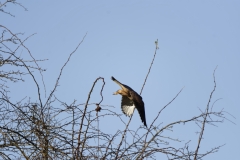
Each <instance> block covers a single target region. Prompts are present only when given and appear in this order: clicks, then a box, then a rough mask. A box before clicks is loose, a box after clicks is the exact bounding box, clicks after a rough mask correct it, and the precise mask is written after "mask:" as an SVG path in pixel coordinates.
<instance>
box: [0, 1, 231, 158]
mask: <svg viewBox="0 0 240 160" xmlns="http://www.w3.org/2000/svg"><path fill="white" fill-rule="evenodd" d="M7 3H17V2H16V1H6V2H5V3H3V4H0V9H1V11H2V12H4V13H8V14H10V13H9V12H6V11H5V10H3V6H6V4H7ZM17 4H19V3H17ZM10 15H11V14H10ZM0 28H1V30H0V31H1V40H0V65H1V66H0V67H1V68H0V77H1V83H0V92H1V97H0V105H1V108H0V156H1V158H2V159H72V160H73V159H77V160H78V159H146V158H149V159H155V158H156V157H155V156H156V154H157V153H161V154H163V155H166V157H167V159H170V160H173V159H184V160H186V159H189V160H190V159H194V160H196V159H202V158H203V157H205V156H207V155H208V154H211V153H215V152H216V151H218V150H219V148H220V147H221V146H217V147H214V148H212V149H210V150H209V151H207V152H204V153H200V152H199V147H200V146H201V140H202V138H203V137H202V136H203V134H204V131H205V125H208V124H210V125H214V124H216V123H222V122H223V120H224V119H226V118H225V112H224V111H223V110H220V111H214V110H213V108H212V107H211V106H213V105H214V103H215V102H212V95H213V94H214V92H215V89H216V86H217V85H216V80H215V70H214V73H213V81H214V86H213V89H212V92H211V93H210V97H209V99H208V103H207V105H206V108H205V111H203V112H200V113H199V115H194V116H191V117H189V118H188V119H185V120H179V121H175V122H172V123H169V124H167V125H165V126H163V125H162V124H161V123H160V124H159V122H158V121H157V119H158V118H159V116H160V114H161V113H162V111H163V110H164V109H166V108H167V107H168V106H169V105H170V104H171V103H172V102H173V101H174V100H175V99H176V98H177V97H178V95H179V94H180V93H181V92H182V89H181V90H180V91H179V92H178V93H177V94H176V96H175V97H173V99H172V100H171V101H170V102H169V103H168V104H166V105H165V106H163V107H162V108H161V109H160V110H159V112H158V114H157V115H156V117H155V119H154V120H153V121H152V123H151V125H150V127H149V128H145V127H142V126H140V127H139V128H138V129H137V130H132V129H131V128H129V124H130V122H131V118H132V117H131V118H130V119H129V122H128V123H127V124H125V123H124V122H123V121H122V119H121V116H122V115H121V114H118V113H115V112H113V111H112V110H111V108H110V107H107V106H105V107H102V104H101V102H102V101H103V98H104V97H103V95H102V91H103V90H104V86H105V81H104V78H103V77H99V78H96V80H95V81H94V83H93V85H92V86H91V89H90V91H89V93H86V94H88V97H87V100H86V102H85V103H84V104H77V103H76V100H73V102H72V103H70V104H67V103H65V102H64V100H60V99H58V98H57V97H56V96H55V93H56V92H57V90H56V89H57V87H58V84H59V80H60V79H61V76H62V73H63V71H64V68H65V66H66V65H67V64H68V63H69V62H70V58H71V56H72V55H73V54H74V53H75V52H76V50H77V49H78V47H79V46H80V45H81V43H82V42H83V41H84V38H85V36H86V35H85V36H84V37H83V39H82V40H81V41H80V42H79V44H78V45H77V47H76V48H75V49H74V50H73V51H72V52H71V53H70V54H69V57H68V59H67V60H66V62H65V64H63V66H62V68H61V70H60V72H59V75H58V77H57V79H56V83H55V85H54V86H53V88H52V90H51V92H50V94H49V95H47V98H46V100H45V101H43V99H42V95H41V93H42V92H41V91H40V89H42V88H40V85H39V81H40V82H41V83H43V86H45V85H44V79H43V74H42V72H43V71H45V70H44V69H42V68H41V67H40V65H39V63H40V62H41V61H45V59H44V60H36V59H35V58H34V57H33V55H32V53H31V52H30V50H29V49H28V48H27V47H26V46H25V45H24V43H25V41H26V40H28V39H29V37H30V36H29V37H27V38H25V39H23V40H21V38H19V36H20V35H21V36H23V35H22V34H21V33H17V34H15V33H12V32H11V31H10V30H9V29H8V28H7V27H5V26H2V25H0ZM20 48H22V49H24V51H22V50H21V52H20ZM157 51H158V45H157V42H156V50H155V53H154V56H153V60H152V63H151V64H150V68H149V71H148V73H147V75H146V79H145V81H144V84H143V87H142V90H141V93H142V91H143V88H144V86H145V83H147V78H148V75H149V73H150V71H151V67H152V65H153V62H154V59H155V57H156V54H157ZM22 52H24V53H25V54H26V53H27V55H28V56H29V59H30V60H25V59H24V58H22V57H21V54H20V53H22ZM33 71H37V72H34V73H33ZM35 74H40V75H41V77H42V79H40V80H39V79H37V78H36V75H35ZM24 76H30V77H31V79H32V81H33V82H34V84H35V85H36V87H37V92H38V93H37V94H38V100H37V102H36V101H33V100H32V99H31V97H29V98H27V97H26V98H25V99H22V100H19V101H18V102H13V101H12V100H11V98H10V96H9V95H11V94H14V93H11V92H9V90H8V85H7V83H8V82H18V83H21V81H24ZM96 83H101V84H102V88H101V90H99V96H100V97H101V101H100V102H95V103H92V104H90V103H89V100H90V98H91V94H92V91H93V90H94V88H95V85H96ZM43 90H44V91H45V90H46V89H45V87H44V88H43ZM141 93H140V94H141ZM45 94H46V91H45ZM101 110H104V111H105V112H104V113H102V114H101V112H100V111H101ZM103 117H104V118H109V119H110V118H113V117H114V118H115V119H117V120H119V121H120V122H122V123H124V124H125V125H126V127H125V129H124V130H117V131H115V133H114V134H110V133H109V132H108V131H107V130H106V131H104V130H100V129H99V124H101V119H102V118H103ZM186 123H195V124H197V125H198V126H199V127H200V133H199V138H198V139H196V140H191V139H189V140H187V142H185V143H183V142H181V141H179V140H178V139H175V138H173V137H165V136H164V133H165V132H166V131H167V130H172V129H173V126H176V125H179V124H186ZM126 137H127V138H128V139H130V140H131V141H126ZM171 141H176V142H179V143H180V144H181V145H182V146H181V147H174V146H172V145H170V142H171ZM190 141H197V142H198V145H197V146H190V145H189V142H190Z"/></svg>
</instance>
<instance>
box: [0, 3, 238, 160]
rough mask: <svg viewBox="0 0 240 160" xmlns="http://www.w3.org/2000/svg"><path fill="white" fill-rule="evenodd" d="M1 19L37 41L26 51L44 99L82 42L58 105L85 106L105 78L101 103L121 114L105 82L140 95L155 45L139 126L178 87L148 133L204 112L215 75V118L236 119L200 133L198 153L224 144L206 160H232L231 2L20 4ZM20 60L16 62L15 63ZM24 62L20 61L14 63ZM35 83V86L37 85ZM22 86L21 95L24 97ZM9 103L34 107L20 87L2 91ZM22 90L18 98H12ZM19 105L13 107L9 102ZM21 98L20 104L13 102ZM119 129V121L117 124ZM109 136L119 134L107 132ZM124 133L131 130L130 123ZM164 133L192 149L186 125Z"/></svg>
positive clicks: (234, 71) (234, 40) (234, 60)
mask: <svg viewBox="0 0 240 160" xmlns="http://www.w3.org/2000/svg"><path fill="white" fill-rule="evenodd" d="M21 3H22V4H23V5H24V6H25V7H26V8H27V9H28V11H27V12H25V11H24V10H23V9H22V8H20V7H17V6H9V7H7V8H6V10H8V11H10V12H11V13H12V14H14V15H15V16H16V17H15V18H13V17H10V16H7V15H3V14H1V15H0V20H1V24H2V25H4V26H6V27H8V28H9V29H11V30H12V31H13V32H24V34H25V36H28V35H31V34H33V33H37V34H36V35H34V36H33V37H32V38H31V39H29V40H28V41H27V42H26V46H27V47H28V48H29V49H30V50H31V52H32V54H33V55H34V56H35V58H36V59H45V58H47V59H49V60H48V61H47V62H43V63H41V65H42V66H43V68H46V69H47V72H45V73H44V78H45V83H46V88H47V93H50V91H51V89H52V88H53V85H54V83H55V81H56V78H57V76H58V73H59V70H60V67H61V66H62V65H63V63H64V62H65V61H66V58H67V57H68V55H69V53H71V52H72V51H73V50H74V49H75V47H76V46H77V44H78V43H79V42H80V41H81V39H82V38H83V36H84V35H85V34H86V33H87V36H86V38H85V40H84V42H83V43H82V45H81V46H80V48H79V49H78V50H77V52H76V53H75V54H74V55H73V57H72V59H71V61H70V63H69V65H68V66H67V67H66V68H65V70H64V73H63V77H62V79H61V81H60V87H59V88H58V92H57V93H58V94H57V96H58V98H60V99H61V100H62V101H66V102H68V103H70V102H72V101H73V100H74V99H76V100H77V102H78V103H85V101H86V98H87V95H88V92H89V90H90V88H91V86H92V84H93V82H94V80H95V79H96V78H97V77H99V76H101V77H104V78H105V81H106V86H105V88H104V91H103V94H104V101H103V103H102V104H106V105H113V106H115V108H113V110H114V111H116V112H119V113H121V109H120V96H113V95H112V93H113V92H114V91H116V90H117V89H118V86H117V85H116V84H115V83H113V82H112V81H111V79H110V77H111V76H114V77H115V78H116V79H118V80H119V81H121V82H122V83H124V84H127V85H129V86H131V87H132V88H133V89H135V90H136V91H137V92H140V89H141V87H142V84H143V82H144V78H145V76H146V74H147V71H148V67H149V65H150V62H151V60H152V56H153V54H154V50H155V44H154V41H155V40H156V39H158V42H159V48H160V49H159V50H158V53H157V56H156V59H155V62H154V64H153V68H152V70H151V73H150V75H149V79H148V81H147V84H146V85H145V88H144V90H143V93H142V97H143V100H144V102H145V110H146V117H147V123H148V124H150V122H151V121H152V120H153V118H154V117H155V115H156V113H157V112H158V111H159V110H160V109H161V108H162V107H163V106H164V105H165V104H167V103H168V102H169V101H170V100H171V99H172V98H173V97H174V96H175V95H176V93H177V92H178V91H179V90H180V89H181V88H182V87H184V86H185V88H184V90H183V92H182V93H181V94H180V96H179V97H178V98H177V99H176V100H175V101H174V103H172V104H171V105H170V106H169V107H168V108H167V109H166V110H165V111H164V113H163V114H162V115H161V117H160V119H159V120H158V123H161V122H163V124H167V123H169V122H173V121H176V120H181V119H187V118H190V117H192V116H195V115H197V114H199V113H200V111H199V108H200V109H201V110H204V109H205V107H206V104H207V102H208V98H209V95H210V92H211V90H212V89H213V77H212V74H213V70H214V69H215V67H216V66H218V68H217V70H216V82H217V89H216V92H215V94H214V96H213V100H216V99H218V98H222V99H221V100H220V101H218V102H217V103H216V105H215V109H216V110H221V109H223V108H224V110H225V111H227V112H229V113H231V114H232V115H234V116H235V117H236V119H234V118H232V117H231V116H227V118H229V119H230V120H232V121H234V122H235V123H236V125H234V124H232V123H230V122H228V121H225V122H224V123H221V124H218V127H214V126H209V125H208V126H207V127H206V132H205V134H204V140H203V141H202V146H201V148H200V151H205V150H210V149H211V148H213V147H215V146H218V145H222V144H226V145H225V146H224V147H223V148H221V149H220V151H219V152H217V153H215V154H212V155H209V156H207V157H206V158H204V159H206V160H212V159H218V160H226V159H231V160H234V159H237V158H238V157H239V155H238V153H239V143H240V138H239V135H240V128H239V124H240V120H239V117H240V109H239V108H240V106H239V104H240V102H239V101H240V92H239V91H240V9H239V8H240V1H238V0H228V1H226V0H210V1H209V0H201V1H192V0H160V1H159V0H152V1H143V0H132V1H126V0H125V1H110V0H107V1H77V0H75V1H47V0H42V1H26V0H24V1H21ZM22 54H24V53H22ZM23 56H24V55H23ZM39 82H40V83H41V80H40V79H39ZM26 85H28V86H29V87H28V88H26ZM100 86H101V85H100V83H99V84H98V86H97V88H96V90H95V91H94V93H93V96H92V99H91V102H90V103H96V102H99V100H100V96H99V94H98V93H99V87H100ZM12 87H14V88H15V89H17V90H15V91H14V94H13V95H12V98H14V99H16V100H19V99H22V98H23V97H24V96H25V95H26V96H31V97H32V99H33V100H37V99H36V96H37V95H36V87H34V84H33V83H31V82H30V81H26V82H25V83H22V84H21V85H19V84H12ZM23 90H24V94H23V93H22V92H23ZM19 95H20V97H19ZM21 96H22V97H21ZM123 120H124V121H126V122H127V121H128V118H127V117H123ZM106 121H108V125H109V126H112V127H111V129H112V130H114V129H123V128H124V126H123V125H122V124H121V125H120V126H116V125H114V123H115V122H114V123H113V122H112V123H111V122H109V120H106ZM131 125H132V126H133V125H141V122H140V119H139V116H138V113H137V112H135V113H134V117H133V120H132V123H131ZM173 129H174V131H173V132H172V133H171V135H173V136H174V137H176V138H180V139H184V140H185V141H188V140H189V139H192V146H193V147H194V145H195V143H196V141H197V138H198V136H197V135H196V133H195V132H196V131H199V128H197V126H196V125H194V124H193V125H192V126H191V125H190V127H189V126H186V125H180V127H179V128H177V127H176V128H173Z"/></svg>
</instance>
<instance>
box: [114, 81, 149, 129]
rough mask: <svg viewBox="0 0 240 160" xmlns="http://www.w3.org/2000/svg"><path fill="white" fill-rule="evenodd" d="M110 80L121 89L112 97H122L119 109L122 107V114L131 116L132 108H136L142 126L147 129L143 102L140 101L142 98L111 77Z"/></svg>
mask: <svg viewBox="0 0 240 160" xmlns="http://www.w3.org/2000/svg"><path fill="white" fill-rule="evenodd" d="M112 80H113V81H114V82H116V83H117V84H118V85H119V86H120V87H121V89H119V90H117V91H116V92H114V93H113V95H117V94H120V95H122V103H121V107H122V111H123V113H124V114H125V115H126V116H131V115H132V114H133V111H134V108H135V107H136V108H137V110H138V113H139V115H140V117H141V120H142V122H143V124H144V125H145V126H146V127H147V123H146V118H145V109H144V102H143V100H142V97H141V96H140V95H139V94H138V93H137V92H135V91H134V90H133V89H132V88H130V87H129V86H127V85H125V84H122V83H120V82H119V81H118V80H116V79H115V78H114V77H112Z"/></svg>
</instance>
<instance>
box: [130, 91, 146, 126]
mask: <svg viewBox="0 0 240 160" xmlns="http://www.w3.org/2000/svg"><path fill="white" fill-rule="evenodd" d="M130 94H131V96H132V97H133V103H134V105H135V107H136V108H137V110H138V113H139V115H140V117H141V120H142V122H143V124H144V125H145V126H146V127H147V123H146V116H145V108H144V102H143V100H142V97H141V96H140V95H139V94H138V93H136V92H135V91H132V92H130Z"/></svg>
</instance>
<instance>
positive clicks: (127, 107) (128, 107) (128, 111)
mask: <svg viewBox="0 0 240 160" xmlns="http://www.w3.org/2000/svg"><path fill="white" fill-rule="evenodd" d="M121 108H122V112H123V113H124V114H125V115H126V116H131V115H132V114H133V111H134V108H135V105H134V103H133V101H132V100H130V99H129V98H128V97H126V96H122V103H121Z"/></svg>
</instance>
